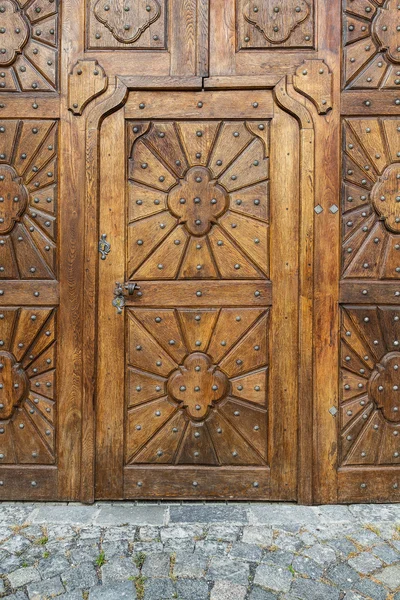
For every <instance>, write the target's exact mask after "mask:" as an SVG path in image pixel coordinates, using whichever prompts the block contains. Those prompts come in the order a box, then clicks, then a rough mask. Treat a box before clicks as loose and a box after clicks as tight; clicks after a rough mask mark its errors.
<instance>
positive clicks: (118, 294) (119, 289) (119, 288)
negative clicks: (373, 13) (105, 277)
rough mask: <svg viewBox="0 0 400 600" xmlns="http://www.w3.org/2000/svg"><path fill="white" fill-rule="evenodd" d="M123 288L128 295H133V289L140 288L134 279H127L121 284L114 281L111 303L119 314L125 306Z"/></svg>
mask: <svg viewBox="0 0 400 600" xmlns="http://www.w3.org/2000/svg"><path fill="white" fill-rule="evenodd" d="M125 290H126V291H127V292H128V296H133V294H134V292H135V290H140V286H139V285H138V284H137V283H135V282H134V281H128V283H125V285H122V283H119V281H117V282H116V284H115V290H114V300H113V301H112V304H113V306H115V308H116V309H117V313H118V314H119V315H121V314H122V309H123V308H124V306H125V296H126V293H125Z"/></svg>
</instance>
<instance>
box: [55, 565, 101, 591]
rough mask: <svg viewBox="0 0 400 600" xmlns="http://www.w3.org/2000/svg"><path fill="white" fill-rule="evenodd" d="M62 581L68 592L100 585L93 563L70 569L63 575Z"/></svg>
mask: <svg viewBox="0 0 400 600" xmlns="http://www.w3.org/2000/svg"><path fill="white" fill-rule="evenodd" d="M61 581H62V582H63V584H64V586H65V588H66V590H67V592H71V591H73V590H75V589H77V588H81V589H82V588H90V587H92V586H93V585H96V584H97V583H98V579H97V574H96V571H95V568H94V566H93V565H92V563H82V564H81V565H79V566H77V567H70V568H69V569H67V570H66V571H64V572H63V573H61Z"/></svg>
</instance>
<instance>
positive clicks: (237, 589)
mask: <svg viewBox="0 0 400 600" xmlns="http://www.w3.org/2000/svg"><path fill="white" fill-rule="evenodd" d="M245 596H246V588H245V587H244V586H241V585H238V584H237V583H232V582H230V581H216V582H215V584H214V586H213V588H212V590H211V595H210V600H244V598H245Z"/></svg>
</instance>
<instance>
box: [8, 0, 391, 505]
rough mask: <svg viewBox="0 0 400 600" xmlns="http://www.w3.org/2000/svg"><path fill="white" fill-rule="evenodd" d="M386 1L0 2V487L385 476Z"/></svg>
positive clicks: (353, 495) (316, 498) (254, 491)
mask: <svg viewBox="0 0 400 600" xmlns="http://www.w3.org/2000/svg"><path fill="white" fill-rule="evenodd" d="M399 88H400V20H399V10H398V2H397V1H394V0H342V1H341V0H332V1H331V2H329V3H327V2H325V1H322V0H283V1H282V0H280V1H278V0H250V1H248V0H190V1H188V0H87V1H86V2H83V0H63V1H62V0H0V278H1V290H0V305H1V306H0V311H1V312H0V498H2V499H3V498H4V499H21V500H22V499H60V500H61V499H74V500H79V499H80V500H83V501H93V500H94V499H95V498H98V499H100V498H103V499H104V498H114V499H122V498H135V499H140V498H150V499H151V498H182V499H185V498H198V499H200V498H201V499H213V498H214V499H227V500H228V499H233V500H235V499H237V500H244V499H246V500H254V501H258V500H290V501H298V502H302V503H312V502H319V503H334V502H353V501H395V500H398V499H399V498H400V491H399V490H400V488H399V484H400V439H399V432H400V258H398V257H400V89H399Z"/></svg>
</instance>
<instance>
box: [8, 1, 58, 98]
mask: <svg viewBox="0 0 400 600" xmlns="http://www.w3.org/2000/svg"><path fill="white" fill-rule="evenodd" d="M57 80H58V0H28V1H27V2H26V1H22V0H18V2H17V0H0V92H26V91H38V92H51V91H54V90H55V89H57V85H58V81H57Z"/></svg>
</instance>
